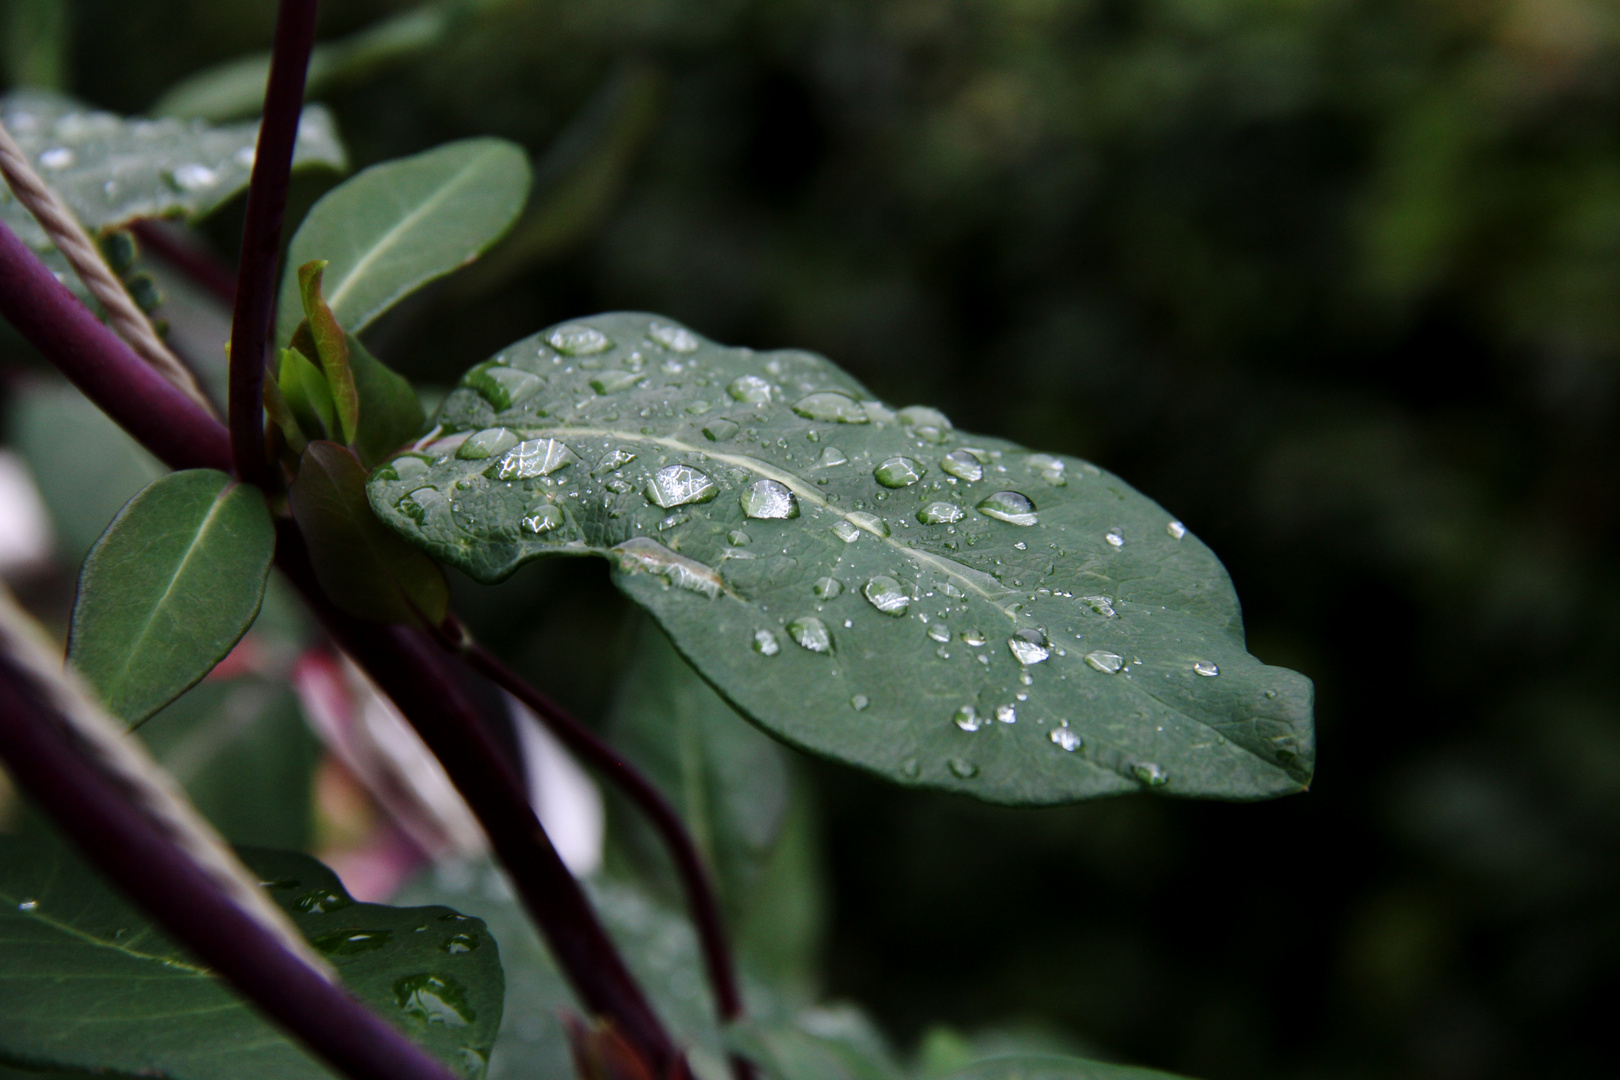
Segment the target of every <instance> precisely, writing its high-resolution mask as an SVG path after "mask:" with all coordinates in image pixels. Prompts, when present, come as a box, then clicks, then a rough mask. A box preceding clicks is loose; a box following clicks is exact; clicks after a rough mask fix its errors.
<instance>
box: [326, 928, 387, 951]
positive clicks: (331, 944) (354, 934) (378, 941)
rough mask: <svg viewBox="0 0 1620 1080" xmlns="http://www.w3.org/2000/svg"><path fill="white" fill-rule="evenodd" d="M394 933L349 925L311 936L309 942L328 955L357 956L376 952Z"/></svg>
mask: <svg viewBox="0 0 1620 1080" xmlns="http://www.w3.org/2000/svg"><path fill="white" fill-rule="evenodd" d="M393 936H394V935H393V934H392V933H391V932H389V931H387V930H361V929H359V928H357V927H353V926H349V927H345V928H344V929H342V930H333V931H332V932H331V933H328V934H322V935H320V936H319V937H316V938H312V939H311V940H310V944H311V945H314V946H315V947H316V948H317V949H319V950H321V952H323V953H326V954H327V955H328V956H358V955H359V954H361V953H368V952H376V951H377V950H378V949H381V948H382V947H384V946H385V945H387V944H388V939H389V938H391V937H393Z"/></svg>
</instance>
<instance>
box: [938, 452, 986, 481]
mask: <svg viewBox="0 0 1620 1080" xmlns="http://www.w3.org/2000/svg"><path fill="white" fill-rule="evenodd" d="M939 467H940V468H941V469H943V470H945V472H946V473H948V474H950V475H951V476H954V477H956V478H957V479H958V480H967V481H973V480H978V479H980V478H982V477H983V476H984V466H983V465H981V464H980V463H979V459H978V458H976V457H974V456H973V455H972V454H970V453H969V452H968V451H966V450H952V451H951V452H950V453H948V454H946V455H945V456H944V457H942V458H940V460H939Z"/></svg>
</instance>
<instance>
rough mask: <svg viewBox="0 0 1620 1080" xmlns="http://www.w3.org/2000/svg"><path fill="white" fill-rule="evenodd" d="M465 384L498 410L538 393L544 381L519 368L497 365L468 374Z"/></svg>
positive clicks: (507, 407) (544, 383)
mask: <svg viewBox="0 0 1620 1080" xmlns="http://www.w3.org/2000/svg"><path fill="white" fill-rule="evenodd" d="M467 385H468V386H470V387H471V388H472V389H474V390H476V391H478V393H479V395H480V396H481V397H483V399H484V400H485V401H487V402H489V404H490V407H491V408H493V409H494V410H495V411H496V412H500V411H501V410H502V409H509V408H511V407H512V406H513V405H516V404H517V403H518V402H520V401H526V400H528V399H529V398H531V397H533V396H534V395H535V394H537V393H539V392H540V390H541V389H542V388H543V387H544V386H545V385H546V381H545V380H544V379H542V378H541V377H540V376H538V375H535V374H533V373H531V372H527V371H523V370H521V369H519V368H511V367H500V366H498V365H497V366H492V367H487V368H484V369H483V370H482V371H475V372H473V373H471V374H469V375H468V376H467Z"/></svg>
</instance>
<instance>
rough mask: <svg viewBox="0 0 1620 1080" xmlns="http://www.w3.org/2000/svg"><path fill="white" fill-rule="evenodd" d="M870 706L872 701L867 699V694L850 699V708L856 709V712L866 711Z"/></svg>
mask: <svg viewBox="0 0 1620 1080" xmlns="http://www.w3.org/2000/svg"><path fill="white" fill-rule="evenodd" d="M870 704H872V699H871V698H869V697H867V696H866V695H865V694H856V695H855V696H854V697H852V698H850V699H849V707H850V708H852V709H854V710H855V711H856V712H864V711H866V707H867V706H868V705H870Z"/></svg>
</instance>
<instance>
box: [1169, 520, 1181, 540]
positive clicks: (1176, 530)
mask: <svg viewBox="0 0 1620 1080" xmlns="http://www.w3.org/2000/svg"><path fill="white" fill-rule="evenodd" d="M1164 531H1165V532H1167V533H1169V534H1170V535H1171V536H1173V537H1175V538H1176V539H1177V540H1180V539H1181V538H1182V537H1184V536H1186V535H1187V526H1185V525H1183V524H1182V523H1181V522H1179V521H1172V522H1171V523H1170V524H1168V525H1166V526H1165V527H1164Z"/></svg>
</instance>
